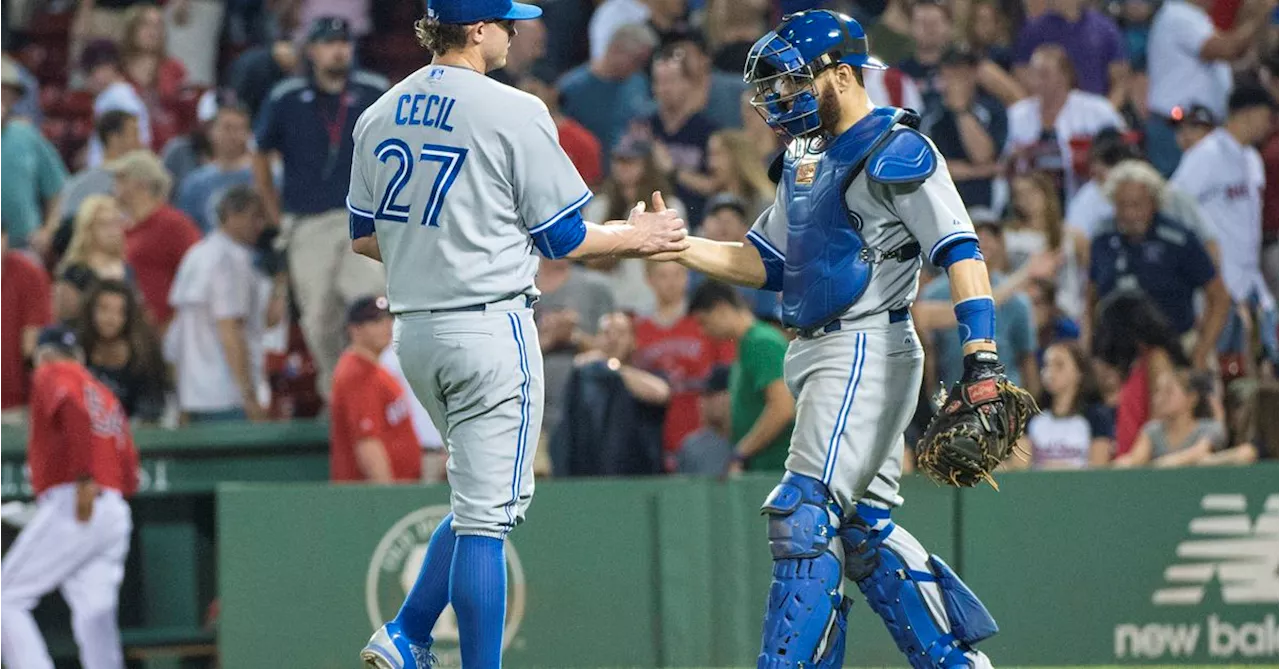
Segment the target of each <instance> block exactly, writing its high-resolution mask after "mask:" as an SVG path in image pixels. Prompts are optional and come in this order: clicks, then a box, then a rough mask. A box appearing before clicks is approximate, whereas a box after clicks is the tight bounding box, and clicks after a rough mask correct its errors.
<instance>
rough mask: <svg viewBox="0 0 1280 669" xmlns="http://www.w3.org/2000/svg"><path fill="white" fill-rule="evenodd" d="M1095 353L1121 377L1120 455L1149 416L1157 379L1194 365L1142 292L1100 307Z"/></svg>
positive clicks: (1111, 299)
mask: <svg viewBox="0 0 1280 669" xmlns="http://www.w3.org/2000/svg"><path fill="white" fill-rule="evenodd" d="M1093 353H1094V356H1095V357H1096V358H1097V359H1098V361H1099V362H1100V363H1102V364H1103V365H1106V366H1107V367H1110V368H1111V369H1112V370H1114V371H1115V373H1117V374H1119V376H1120V378H1121V379H1123V382H1122V383H1121V385H1120V392H1119V396H1118V398H1117V400H1116V422H1115V437H1116V451H1115V455H1116V456H1121V455H1124V454H1125V453H1128V452H1129V450H1130V449H1132V448H1133V445H1134V442H1136V441H1137V439H1138V435H1139V434H1140V433H1141V431H1142V426H1143V425H1145V424H1146V423H1147V420H1148V419H1149V418H1150V417H1151V412H1152V401H1153V395H1154V392H1153V390H1154V388H1155V384H1156V379H1158V378H1160V376H1161V375H1162V374H1167V373H1169V372H1171V371H1173V369H1174V367H1190V366H1191V361H1190V359H1189V358H1188V357H1187V355H1186V353H1185V352H1184V351H1183V348H1182V344H1181V342H1179V341H1178V335H1177V333H1176V332H1174V330H1173V328H1172V327H1171V326H1170V325H1169V322H1168V321H1167V320H1166V319H1165V317H1164V315H1163V314H1161V313H1160V310H1159V309H1158V308H1157V307H1156V305H1155V304H1154V303H1153V302H1152V301H1151V300H1150V298H1148V297H1147V296H1146V295H1145V294H1143V293H1141V292H1138V291H1117V292H1116V293H1114V294H1113V295H1111V296H1110V297H1108V298H1107V299H1105V300H1103V301H1102V303H1101V304H1099V305H1098V317H1097V325H1096V326H1095V329H1094V339H1093Z"/></svg>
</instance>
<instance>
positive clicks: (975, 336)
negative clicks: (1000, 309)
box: [955, 295, 996, 346]
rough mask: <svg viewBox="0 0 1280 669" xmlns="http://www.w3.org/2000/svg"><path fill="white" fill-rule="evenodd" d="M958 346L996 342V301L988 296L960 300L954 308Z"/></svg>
mask: <svg viewBox="0 0 1280 669" xmlns="http://www.w3.org/2000/svg"><path fill="white" fill-rule="evenodd" d="M955 314H956V323H957V324H958V329H959V334H960V345H961V346H963V345H965V344H968V343H969V342H974V341H992V342H993V341H995V340H996V301H995V300H994V299H992V298H991V296H990V295H983V296H980V297H971V298H969V299H967V300H961V301H959V302H957V303H956V306H955Z"/></svg>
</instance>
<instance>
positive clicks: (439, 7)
mask: <svg viewBox="0 0 1280 669" xmlns="http://www.w3.org/2000/svg"><path fill="white" fill-rule="evenodd" d="M539 16H542V8H541V7H538V6H536V5H527V4H525V3H523V2H512V1H511V0H427V18H430V19H434V20H436V21H439V22H440V23H457V24H468V23H480V22H481V21H526V20H529V19H536V18H538V17H539Z"/></svg>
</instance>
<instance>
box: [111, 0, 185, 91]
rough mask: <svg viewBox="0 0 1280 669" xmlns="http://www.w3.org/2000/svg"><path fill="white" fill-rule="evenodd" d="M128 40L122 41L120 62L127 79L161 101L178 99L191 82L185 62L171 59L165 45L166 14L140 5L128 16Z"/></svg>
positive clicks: (126, 29) (125, 36) (126, 22)
mask: <svg viewBox="0 0 1280 669" xmlns="http://www.w3.org/2000/svg"><path fill="white" fill-rule="evenodd" d="M124 25H125V27H124V37H122V38H121V39H120V59H121V62H122V63H123V66H124V72H125V75H126V76H128V77H129V79H130V80H131V81H133V83H134V84H136V85H137V86H138V88H139V89H141V92H142V96H143V98H147V97H149V96H148V93H151V94H154V95H155V96H156V97H158V98H159V99H162V100H164V99H170V98H173V97H176V96H177V95H178V93H179V92H181V91H182V86H183V85H184V84H185V83H186V80H187V68H186V67H185V66H183V64H182V61H180V60H178V59H176V58H171V57H170V56H169V53H168V50H167V49H168V48H167V46H166V45H165V26H164V13H163V12H162V11H161V10H160V8H159V7H157V6H155V5H149V4H137V5H134V6H132V7H130V8H129V9H128V10H127V11H126V12H125V15H124Z"/></svg>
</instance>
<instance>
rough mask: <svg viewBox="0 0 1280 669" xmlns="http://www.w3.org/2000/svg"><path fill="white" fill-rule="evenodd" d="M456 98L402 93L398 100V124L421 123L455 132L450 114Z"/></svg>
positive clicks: (428, 126) (421, 124) (424, 125)
mask: <svg viewBox="0 0 1280 669" xmlns="http://www.w3.org/2000/svg"><path fill="white" fill-rule="evenodd" d="M455 102H457V100H455V99H454V98H451V97H448V96H444V95H426V94H423V93H418V94H416V95H409V94H407V93H406V94H405V95H401V96H400V98H399V99H398V100H396V125H420V126H423V127H427V128H439V129H440V130H444V131H445V132H453V126H451V125H449V115H450V114H452V113H453V105H454V103H455Z"/></svg>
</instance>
